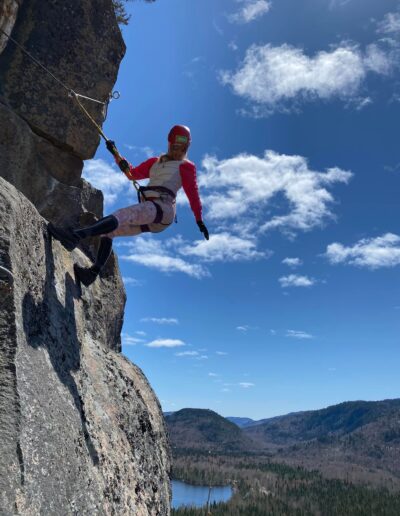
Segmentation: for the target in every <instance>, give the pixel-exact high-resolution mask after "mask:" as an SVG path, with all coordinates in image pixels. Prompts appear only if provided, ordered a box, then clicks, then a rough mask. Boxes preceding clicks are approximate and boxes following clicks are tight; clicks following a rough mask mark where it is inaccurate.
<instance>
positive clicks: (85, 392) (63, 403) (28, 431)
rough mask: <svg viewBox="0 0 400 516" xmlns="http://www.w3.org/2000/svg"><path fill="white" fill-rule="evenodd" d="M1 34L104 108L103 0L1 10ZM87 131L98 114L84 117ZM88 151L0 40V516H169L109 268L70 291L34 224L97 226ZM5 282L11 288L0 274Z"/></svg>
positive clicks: (117, 280)
mask: <svg viewBox="0 0 400 516" xmlns="http://www.w3.org/2000/svg"><path fill="white" fill-rule="evenodd" d="M0 28H2V29H4V30H5V31H6V32H7V33H9V34H10V33H12V36H13V37H14V38H15V39H16V40H17V41H19V42H20V43H21V44H22V45H24V46H25V47H26V48H27V49H28V50H29V52H31V53H32V54H33V55H34V56H35V57H36V58H37V59H39V60H40V61H41V62H43V63H44V64H45V65H46V66H47V67H48V68H49V69H50V70H51V72H52V73H54V74H55V75H56V76H57V77H58V78H59V79H60V80H61V81H63V82H65V83H67V84H68V85H69V86H70V87H71V88H73V89H74V90H75V91H77V92H79V93H83V94H85V95H89V96H90V97H94V98H97V99H100V100H103V101H105V100H106V99H107V98H108V95H109V93H110V91H111V89H112V87H113V85H114V82H115V80H116V75H117V72H118V67H119V63H120V61H121V59H122V57H123V55H124V51H125V47H124V43H123V40H122V38H121V34H120V31H119V28H118V26H117V24H116V21H115V15H114V12H113V8H112V2H111V0H96V1H95V0H80V1H77V0H4V1H3V2H2V5H1V6H0ZM87 108H88V109H89V110H90V113H91V114H92V116H93V117H94V118H95V119H96V121H97V122H98V123H99V124H102V123H103V121H104V120H103V118H104V113H103V110H102V109H101V106H100V105H96V104H90V105H88V106H87ZM98 144H99V137H98V134H97V132H96V130H95V129H93V127H92V126H91V125H90V124H89V123H87V121H86V119H85V118H84V117H83V116H82V113H81V112H80V110H79V109H78V108H77V106H76V105H75V104H74V102H73V99H72V98H70V97H68V95H67V93H66V91H65V90H64V89H63V88H62V87H61V86H60V85H59V84H58V83H57V82H56V81H54V80H53V79H52V78H51V77H49V76H46V74H44V72H43V70H41V69H40V68H39V67H38V66H36V65H35V64H34V63H33V62H32V61H31V60H30V59H29V58H28V57H27V56H26V55H24V54H23V53H22V52H21V50H20V49H18V48H17V47H16V46H15V45H14V44H13V43H12V42H10V41H8V40H7V38H6V37H5V36H1V35H0V176H1V177H0V206H1V209H0V513H1V514H4V515H15V514H20V515H36V514H37V515H39V514H40V515H46V516H47V515H57V516H60V515H70V514H71V515H72V514H73V515H111V514H113V515H137V516H141V515H168V514H169V512H170V509H169V507H170V484H169V478H168V474H169V470H170V452H169V445H168V439H167V434H166V427H165V424H164V420H163V416H162V413H161V409H160V405H159V402H158V400H157V398H156V396H155V394H154V392H153V391H152V389H151V386H150V385H149V383H148V381H147V380H146V378H145V376H144V375H143V373H142V372H141V371H140V369H139V368H138V367H136V366H135V365H134V364H132V363H130V362H129V361H128V360H127V359H126V358H124V357H123V356H122V355H121V353H120V351H121V345H120V332H121V327H122V321H123V315H124V305H125V291H124V288H123V284H122V280H121V277H120V273H119V268H118V263H117V259H116V257H115V256H112V258H111V259H110V261H109V263H108V264H107V267H106V269H105V270H104V272H103V273H102V277H101V278H100V280H99V281H98V282H96V283H95V284H94V285H93V286H91V287H90V288H89V289H85V290H84V291H83V292H80V290H79V288H78V287H77V285H76V284H75V281H74V274H73V263H74V261H75V262H78V263H81V264H88V263H89V259H90V256H91V255H92V254H93V251H94V248H95V247H96V245H97V241H96V239H92V240H91V241H87V242H84V244H83V245H82V246H81V247H80V248H79V249H77V250H75V251H74V252H73V253H68V252H66V251H65V249H64V248H63V247H62V246H61V245H60V244H59V243H58V242H54V241H52V240H51V239H50V237H49V235H48V233H47V230H46V224H47V221H52V222H55V223H59V222H61V221H62V222H63V223H85V222H91V221H93V220H94V218H98V217H100V216H102V205H103V198H102V194H101V192H99V191H97V190H95V189H94V188H93V187H92V186H91V185H90V184H88V183H86V182H85V181H84V180H83V179H82V178H81V174H82V168H83V160H84V159H89V158H91V157H92V156H93V155H94V153H95V151H96V148H97V146H98ZM7 271H10V273H11V275H10V274H9V273H8V272H7Z"/></svg>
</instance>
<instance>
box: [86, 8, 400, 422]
mask: <svg viewBox="0 0 400 516" xmlns="http://www.w3.org/2000/svg"><path fill="white" fill-rule="evenodd" d="M128 8H129V9H130V12H131V13H132V19H131V22H130V24H129V26H128V27H125V28H124V29H123V35H124V39H125V42H126V44H127V53H126V56H125V58H124V60H123V62H122V65H121V68H120V72H119V77H118V81H117V84H116V89H117V90H119V91H120V93H121V98H120V99H119V100H118V101H113V102H112V104H111V105H110V108H109V113H108V119H107V121H106V123H105V125H104V130H105V132H106V134H107V135H109V137H110V138H112V139H114V140H115V141H116V142H117V146H118V148H119V149H120V151H121V153H123V154H124V155H125V156H126V157H127V159H128V160H129V161H131V162H132V163H133V164H139V163H140V162H141V161H143V160H144V159H146V157H147V156H153V155H158V154H159V153H161V152H163V151H164V150H165V149H166V136H167V133H168V130H169V129H170V127H171V126H172V125H174V124H176V123H181V124H186V125H189V126H190V127H191V130H192V136H193V143H192V146H191V149H190V154H189V157H190V159H191V160H192V161H194V162H195V163H196V165H197V168H198V178H199V183H200V192H201V196H202V200H203V205H204V220H205V222H206V224H207V226H208V228H209V230H210V234H211V238H210V241H209V242H206V241H204V240H202V239H201V235H200V233H199V231H198V228H197V226H196V224H195V220H194V217H193V215H192V213H191V211H190V209H189V207H188V205H187V203H186V202H185V198H184V196H181V197H180V198H179V205H178V224H174V225H173V226H172V227H171V228H169V229H168V230H167V231H166V232H164V233H163V234H158V235H145V236H144V237H136V238H133V237H127V238H120V239H118V240H115V250H116V252H117V253H118V256H119V263H120V267H121V270H122V274H123V276H124V278H125V284H126V290H127V294H128V302H127V306H126V313H125V323H124V330H123V331H124V333H123V352H124V354H125V355H126V356H127V357H128V358H130V359H131V360H132V361H133V362H134V363H135V364H137V365H138V366H139V367H141V368H142V369H143V371H144V373H145V374H146V376H147V377H148V379H149V381H150V383H151V385H152V386H153V388H154V390H155V392H156V394H157V395H158V397H159V399H160V401H161V403H162V406H163V409H164V410H165V411H171V410H179V409H181V408H184V407H200V408H210V409H213V410H215V411H217V412H218V413H220V414H222V415H224V416H233V415H234V416H247V417H252V418H254V419H259V418H264V417H270V416H275V415H279V414H285V413H288V412H291V411H298V410H307V409H316V408H321V407H325V406H328V405H331V404H334V403H339V402H341V401H345V400H355V399H367V400H377V399H383V398H394V397H398V396H399V388H400V380H399V374H398V369H399V362H400V346H399V330H400V324H399V316H400V293H399V287H400V280H399V278H400V276H399V275H400V269H399V265H400V227H399V215H400V209H399V206H400V203H399V192H400V156H399V151H398V148H399V145H398V129H399V122H398V121H399V118H400V117H399V115H400V74H399V68H398V63H399V53H400V2H399V1H397V0H396V1H394V0H380V1H379V2H376V0H347V1H346V0H336V1H335V0H297V1H296V2H295V1H294V0H291V1H289V0H279V1H278V0H271V1H266V0H240V1H239V0H238V1H236V0H218V2H216V1H215V0H190V1H182V0H157V1H156V2H155V3H154V4H146V3H144V2H133V3H131V4H128ZM85 177H86V178H88V179H89V180H90V181H91V182H92V183H93V184H94V185H96V186H98V187H100V188H101V189H102V190H103V192H104V194H105V199H106V205H105V213H107V214H108V213H112V212H113V211H115V210H116V209H118V208H120V207H123V206H126V205H128V204H131V203H133V202H134V200H135V192H134V189H133V187H131V186H130V185H129V183H128V181H127V180H126V179H125V178H124V176H123V175H122V174H120V173H119V172H118V171H117V169H116V168H115V166H114V165H113V164H112V160H111V157H110V156H109V155H108V153H107V151H106V150H105V148H104V145H102V146H101V147H100V148H99V149H98V152H97V154H96V156H95V158H94V159H93V160H90V161H88V162H86V165H85Z"/></svg>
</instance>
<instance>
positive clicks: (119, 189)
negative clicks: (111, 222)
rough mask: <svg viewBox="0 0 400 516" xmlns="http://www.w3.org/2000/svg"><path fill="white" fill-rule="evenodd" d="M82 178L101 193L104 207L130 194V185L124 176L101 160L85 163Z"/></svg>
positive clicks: (91, 160)
mask: <svg viewBox="0 0 400 516" xmlns="http://www.w3.org/2000/svg"><path fill="white" fill-rule="evenodd" d="M83 177H84V179H86V180H87V181H89V183H90V184H91V185H93V186H94V187H95V188H97V189H99V190H101V191H102V192H103V195H104V203H105V205H106V206H111V205H112V204H114V203H115V202H116V200H117V199H118V197H119V196H120V195H121V194H122V193H128V194H129V193H130V191H129V188H130V184H129V181H128V180H127V178H126V177H125V176H124V174H123V173H122V172H121V171H120V170H117V169H116V167H115V166H114V165H109V164H108V163H107V162H106V161H104V160H103V159H90V160H87V161H85V162H84V168H83ZM132 193H133V192H132Z"/></svg>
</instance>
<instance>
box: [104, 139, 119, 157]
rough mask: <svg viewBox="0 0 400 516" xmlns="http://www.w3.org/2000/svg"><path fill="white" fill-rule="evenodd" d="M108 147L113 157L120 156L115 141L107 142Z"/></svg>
mask: <svg viewBox="0 0 400 516" xmlns="http://www.w3.org/2000/svg"><path fill="white" fill-rule="evenodd" d="M106 147H107V150H108V151H109V152H111V154H112V155H113V156H116V155H117V154H118V151H117V147H116V146H115V142H114V141H112V140H106Z"/></svg>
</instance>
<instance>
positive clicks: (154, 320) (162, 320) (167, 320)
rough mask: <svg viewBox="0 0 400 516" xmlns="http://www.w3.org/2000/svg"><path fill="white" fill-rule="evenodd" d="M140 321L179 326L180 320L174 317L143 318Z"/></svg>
mask: <svg viewBox="0 0 400 516" xmlns="http://www.w3.org/2000/svg"><path fill="white" fill-rule="evenodd" d="M140 321H141V322H152V323H156V324H179V321H178V319H175V318H174V317H143V318H142V319H140Z"/></svg>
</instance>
